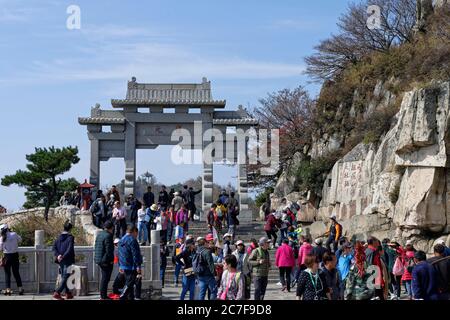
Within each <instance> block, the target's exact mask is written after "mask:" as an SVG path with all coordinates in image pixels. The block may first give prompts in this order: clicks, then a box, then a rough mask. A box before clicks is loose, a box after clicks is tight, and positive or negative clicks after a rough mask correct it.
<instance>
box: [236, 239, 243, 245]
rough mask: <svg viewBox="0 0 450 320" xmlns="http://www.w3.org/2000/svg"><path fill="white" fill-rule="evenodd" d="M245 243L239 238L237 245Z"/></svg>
mask: <svg viewBox="0 0 450 320" xmlns="http://www.w3.org/2000/svg"><path fill="white" fill-rule="evenodd" d="M241 244H242V245H244V241H242V240H238V241H236V246H239V245H241Z"/></svg>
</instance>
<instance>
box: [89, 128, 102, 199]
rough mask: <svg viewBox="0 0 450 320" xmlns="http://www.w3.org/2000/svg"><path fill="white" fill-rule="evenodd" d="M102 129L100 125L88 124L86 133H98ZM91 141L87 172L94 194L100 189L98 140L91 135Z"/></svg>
mask: <svg viewBox="0 0 450 320" xmlns="http://www.w3.org/2000/svg"><path fill="white" fill-rule="evenodd" d="M101 131H102V126H100V125H89V126H88V133H99V132H101ZM90 141H91V163H90V173H89V183H91V184H93V185H94V186H95V187H94V188H93V192H92V194H93V195H95V194H96V193H97V190H99V189H100V141H99V140H98V139H95V138H93V137H90Z"/></svg>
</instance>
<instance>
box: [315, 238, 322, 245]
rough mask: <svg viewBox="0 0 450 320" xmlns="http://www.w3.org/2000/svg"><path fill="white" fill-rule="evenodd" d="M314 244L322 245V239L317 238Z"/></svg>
mask: <svg viewBox="0 0 450 320" xmlns="http://www.w3.org/2000/svg"><path fill="white" fill-rule="evenodd" d="M314 242H315V243H316V244H317V245H319V244H322V239H320V238H317V239H316V240H314Z"/></svg>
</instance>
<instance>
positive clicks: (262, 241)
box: [259, 237, 272, 245]
mask: <svg viewBox="0 0 450 320" xmlns="http://www.w3.org/2000/svg"><path fill="white" fill-rule="evenodd" d="M269 242H272V241H271V240H269V239H267V237H262V238H261V239H259V244H260V245H262V244H264V243H269Z"/></svg>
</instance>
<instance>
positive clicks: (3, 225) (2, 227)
mask: <svg viewBox="0 0 450 320" xmlns="http://www.w3.org/2000/svg"><path fill="white" fill-rule="evenodd" d="M4 229H8V224H7V223H4V224H2V225H0V230H4Z"/></svg>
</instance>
